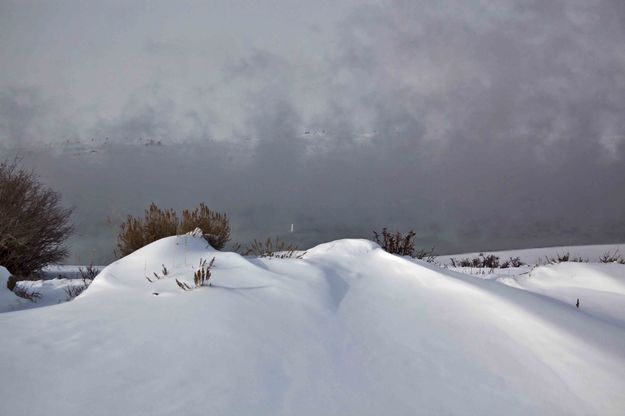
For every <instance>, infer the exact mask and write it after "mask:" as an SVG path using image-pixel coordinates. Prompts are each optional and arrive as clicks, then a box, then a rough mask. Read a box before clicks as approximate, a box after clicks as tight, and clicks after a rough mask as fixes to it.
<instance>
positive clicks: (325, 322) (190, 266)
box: [0, 236, 625, 416]
mask: <svg viewBox="0 0 625 416" xmlns="http://www.w3.org/2000/svg"><path fill="white" fill-rule="evenodd" d="M213 257H215V265H214V267H213V269H212V273H213V277H212V278H211V282H212V286H209V287H201V288H197V289H194V290H191V291H183V290H181V289H180V288H179V287H178V285H177V284H176V279H178V280H180V281H184V282H187V283H188V284H189V285H191V286H193V278H192V275H193V272H194V270H195V269H196V268H197V265H198V264H199V262H200V259H208V260H209V261H210V259H212V258H213ZM163 265H165V266H166V268H167V269H168V270H169V273H168V275H167V276H163V273H162V268H163ZM154 273H157V274H158V275H159V276H161V277H162V278H161V279H158V280H157V279H153V280H154V282H153V283H151V282H149V281H148V280H147V279H146V277H149V278H151V279H152V278H153V276H154ZM503 273H505V275H497V274H495V275H493V276H491V277H489V278H476V277H479V276H470V275H467V274H465V273H460V272H458V271H455V270H451V269H445V268H441V267H438V266H435V265H431V264H427V263H423V262H419V261H412V260H409V259H404V258H400V257H397V256H394V255H391V254H388V253H386V252H384V251H383V250H381V249H380V248H379V247H378V246H377V245H376V244H374V243H372V242H370V241H366V240H339V241H334V242H331V243H326V244H322V245H319V246H317V247H315V248H313V249H310V250H308V251H307V253H306V255H305V256H304V258H303V259H254V258H244V257H241V256H239V255H238V254H235V253H225V252H218V251H214V250H212V249H211V248H210V247H207V246H206V244H205V242H204V240H202V239H199V238H195V237H192V236H181V237H171V238H167V239H164V240H161V241H158V242H156V243H153V244H151V245H150V246H147V247H145V248H143V249H141V250H139V251H137V252H135V253H133V254H131V255H130V256H128V257H126V258H124V259H121V260H119V261H117V262H115V263H113V264H111V265H110V266H108V267H107V268H106V269H105V270H104V271H103V272H102V273H101V274H100V275H99V276H98V277H97V278H96V279H95V281H94V283H93V284H92V285H91V286H90V287H89V289H87V291H86V292H84V293H83V294H82V295H80V296H79V297H78V298H76V299H75V300H74V301H72V302H67V303H62V304H60V305H56V306H51V307H46V308H37V309H31V310H24V311H17V312H7V313H3V314H0V331H1V333H2V337H0V351H2V354H1V355H0V414H1V415H16V416H17V415H33V416H34V415H84V414H90V415H117V414H120V415H122V414H123V415H213V414H214V415H320V414H322V415H380V414H387V415H415V414H454V415H455V414H470V415H475V414H479V415H501V414H507V415H528V414H531V415H537V414H538V415H554V414H566V415H621V414H624V413H625V320H624V319H623V316H625V315H623V312H625V266H623V265H617V264H585V263H561V264H556V265H547V266H539V267H535V268H525V269H522V270H521V269H519V270H507V271H505V272H503ZM0 283H1V282H0ZM2 290H5V291H6V289H4V288H0V293H1V291H2ZM8 294H9V295H12V296H14V295H13V294H11V293H10V292H9V293H8ZM4 295H6V293H4V294H2V296H4ZM0 299H3V298H0ZM577 299H580V308H579V309H578V308H577V307H576V306H575V302H576V300H577Z"/></svg>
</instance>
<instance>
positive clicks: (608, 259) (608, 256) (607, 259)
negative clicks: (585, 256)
mask: <svg viewBox="0 0 625 416" xmlns="http://www.w3.org/2000/svg"><path fill="white" fill-rule="evenodd" d="M599 261H600V262H601V263H618V264H625V259H624V258H623V257H622V256H621V255H620V254H619V249H618V248H617V249H615V250H614V251H609V250H608V251H606V252H605V253H603V254H602V255H601V257H599Z"/></svg>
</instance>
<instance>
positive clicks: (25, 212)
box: [0, 162, 72, 280]
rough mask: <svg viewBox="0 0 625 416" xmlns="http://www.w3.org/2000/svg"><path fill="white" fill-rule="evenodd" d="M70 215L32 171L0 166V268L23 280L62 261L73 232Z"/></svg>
mask: <svg viewBox="0 0 625 416" xmlns="http://www.w3.org/2000/svg"><path fill="white" fill-rule="evenodd" d="M71 213H72V210H71V209H66V208H63V207H62V206H61V197H60V195H59V194H58V193H56V192H54V191H53V190H51V189H50V188H48V187H46V186H44V185H43V184H42V183H41V182H40V181H39V178H38V177H37V176H36V175H35V174H34V173H33V172H32V171H27V170H24V169H21V168H19V167H18V166H17V163H16V162H2V163H0V264H2V265H3V266H5V267H6V268H7V269H9V270H10V271H11V273H12V274H13V275H14V276H16V279H17V280H22V279H24V278H27V277H28V276H29V275H31V274H32V273H33V272H36V271H37V270H40V269H41V268H42V267H44V266H46V265H48V264H50V263H54V262H58V261H60V260H62V259H63V258H64V257H65V256H66V255H67V254H68V251H67V248H66V247H65V246H64V245H63V243H64V242H65V240H66V239H67V238H68V237H69V235H70V234H71V232H72V226H71V225H70V223H69V220H70V216H71Z"/></svg>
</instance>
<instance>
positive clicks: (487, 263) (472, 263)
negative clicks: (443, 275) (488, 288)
mask: <svg viewBox="0 0 625 416" xmlns="http://www.w3.org/2000/svg"><path fill="white" fill-rule="evenodd" d="M450 260H451V265H452V266H453V267H476V268H489V269H496V268H501V269H507V268H508V267H520V266H522V265H523V264H524V263H523V262H522V261H521V259H520V258H519V257H510V258H509V259H508V260H505V261H504V262H500V261H499V256H496V255H494V254H484V253H480V254H479V255H477V256H476V257H473V258H472V259H470V258H468V257H465V258H464V259H459V260H456V259H454V258H451V259H450Z"/></svg>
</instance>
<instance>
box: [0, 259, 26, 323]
mask: <svg viewBox="0 0 625 416" xmlns="http://www.w3.org/2000/svg"><path fill="white" fill-rule="evenodd" d="M9 276H11V273H10V272H9V271H8V270H7V269H6V268H5V267H3V266H0V313H1V312H9V311H13V310H17V309H21V308H22V306H23V305H25V303H26V302H28V301H27V300H25V299H22V298H20V297H19V296H16V295H15V293H13V292H11V291H10V290H9V289H8V288H7V281H8V280H9Z"/></svg>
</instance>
